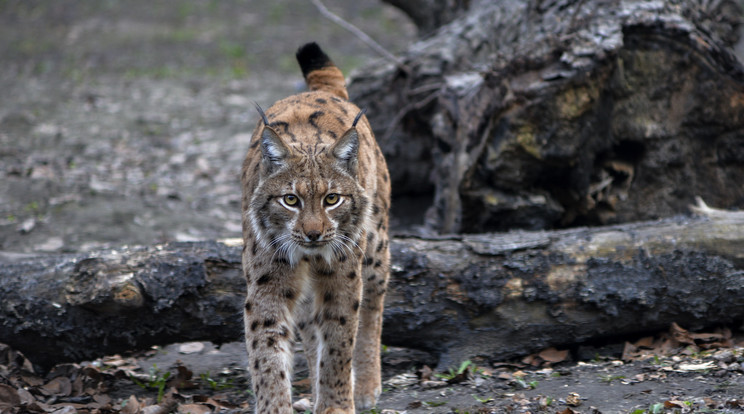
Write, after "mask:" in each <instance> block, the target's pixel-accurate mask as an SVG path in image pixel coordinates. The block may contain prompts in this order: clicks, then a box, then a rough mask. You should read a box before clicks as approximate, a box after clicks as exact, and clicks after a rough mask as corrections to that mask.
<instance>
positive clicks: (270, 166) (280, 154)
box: [255, 103, 289, 172]
mask: <svg viewBox="0 0 744 414" xmlns="http://www.w3.org/2000/svg"><path fill="white" fill-rule="evenodd" d="M255 105H256V110H257V111H258V113H259V115H261V120H262V121H263V124H264V125H263V131H262V132H261V155H262V157H261V159H262V161H263V165H264V167H266V170H267V171H268V172H272V171H273V170H274V169H275V168H278V167H280V166H282V165H283V164H284V160H285V159H286V158H287V155H288V154H289V149H288V148H287V146H286V145H284V142H283V141H282V139H281V138H280V137H279V135H278V134H277V133H276V132H275V131H274V130H273V129H272V128H271V126H269V120H268V119H266V114H264V112H263V110H262V109H261V107H260V106H259V105H258V104H257V103H256V104H255Z"/></svg>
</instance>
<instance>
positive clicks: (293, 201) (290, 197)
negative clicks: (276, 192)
mask: <svg viewBox="0 0 744 414" xmlns="http://www.w3.org/2000/svg"><path fill="white" fill-rule="evenodd" d="M299 203H300V199H299V198H298V197H297V196H296V195H294V194H285V195H284V204H286V205H288V206H296V205H298V204H299Z"/></svg>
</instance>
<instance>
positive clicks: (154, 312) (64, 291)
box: [0, 214, 744, 367]
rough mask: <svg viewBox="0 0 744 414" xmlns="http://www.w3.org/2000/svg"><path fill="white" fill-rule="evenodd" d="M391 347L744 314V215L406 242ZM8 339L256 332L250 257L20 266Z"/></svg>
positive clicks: (389, 323)
mask: <svg viewBox="0 0 744 414" xmlns="http://www.w3.org/2000/svg"><path fill="white" fill-rule="evenodd" d="M391 248H392V256H393V265H392V277H391V280H390V286H389V289H388V296H387V301H386V309H385V315H384V332H383V343H385V344H388V345H402V346H406V347H413V348H419V349H425V350H429V351H433V352H435V353H436V354H438V355H439V356H440V365H442V366H444V367H447V366H450V365H452V364H456V363H459V362H462V360H464V359H465V358H470V357H473V356H481V357H485V358H489V359H494V360H497V359H499V360H500V359H504V358H509V357H514V356H517V355H524V354H527V353H530V352H533V351H536V350H540V349H542V348H544V347H547V346H550V345H558V346H560V345H569V344H575V343H579V342H583V341H588V340H592V339H601V338H607V337H613V336H617V335H631V334H636V333H639V334H640V333H643V332H646V331H652V330H658V329H666V328H667V327H668V326H669V324H670V323H672V322H677V323H679V324H681V325H683V326H686V327H689V328H692V329H695V328H699V327H707V326H712V325H724V324H728V325H730V326H734V325H731V324H735V325H738V324H741V322H742V321H743V320H744V301H742V300H739V299H740V298H742V296H743V295H744V215H741V214H740V215H736V214H722V215H720V216H712V217H711V218H685V217H679V218H674V219H667V220H664V221H656V222H645V223H636V224H629V225H618V226H614V227H605V228H577V229H572V230H561V231H540V232H514V233H508V234H482V235H465V236H461V237H450V238H441V239H421V238H415V237H398V238H395V239H394V240H393V242H392V244H391ZM3 262H4V263H3V264H2V265H0V297H2V298H3V300H2V302H1V303H0V321H2V322H1V323H0V342H3V343H7V344H9V345H11V346H12V347H13V348H15V349H18V350H20V351H22V352H24V354H26V356H27V357H29V358H30V359H31V360H32V361H33V362H34V363H36V364H39V365H41V366H43V367H49V366H51V365H53V364H55V363H59V362H63V361H79V360H84V359H86V358H94V357H97V356H101V355H105V354H111V353H116V352H122V351H125V350H132V349H145V348H147V347H149V346H151V345H154V344H164V343H173V342H179V341H191V340H211V341H214V342H226V341H235V340H239V339H240V338H241V337H242V329H243V327H242V320H241V310H242V306H243V301H244V289H245V282H244V281H243V279H242V276H241V274H240V247H238V246H232V247H231V246H227V245H225V244H223V243H217V242H202V243H170V244H166V245H162V246H156V247H149V248H140V247H136V248H129V247H124V248H122V249H119V250H107V251H101V252H95V253H89V254H78V255H60V256H45V257H34V258H27V257H20V258H14V259H11V258H8V257H5V258H4V260H3Z"/></svg>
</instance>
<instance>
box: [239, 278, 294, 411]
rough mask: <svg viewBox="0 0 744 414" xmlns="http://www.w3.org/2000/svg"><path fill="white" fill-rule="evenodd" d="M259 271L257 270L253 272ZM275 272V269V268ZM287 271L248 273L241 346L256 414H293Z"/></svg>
mask: <svg viewBox="0 0 744 414" xmlns="http://www.w3.org/2000/svg"><path fill="white" fill-rule="evenodd" d="M256 270H259V269H256ZM275 270H276V269H275ZM287 273H289V272H286V271H285V272H280V271H275V272H266V273H261V272H257V271H255V270H254V271H253V272H251V277H248V279H249V282H248V291H247V296H246V302H245V314H244V315H245V317H244V321H245V343H246V349H247V350H248V356H249V358H248V361H249V366H248V369H249V371H250V374H251V380H252V383H253V392H254V395H255V398H256V404H255V412H256V413H262V414H263V413H275V414H293V413H294V411H293V409H292V394H291V387H292V385H291V376H292V362H293V360H292V340H293V338H292V337H293V335H292V326H293V321H292V317H291V315H292V308H293V307H294V301H295V297H296V296H297V289H295V288H294V287H293V286H292V283H291V279H290V278H289V277H287V276H285V275H287Z"/></svg>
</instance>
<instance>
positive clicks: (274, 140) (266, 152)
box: [261, 125, 289, 166]
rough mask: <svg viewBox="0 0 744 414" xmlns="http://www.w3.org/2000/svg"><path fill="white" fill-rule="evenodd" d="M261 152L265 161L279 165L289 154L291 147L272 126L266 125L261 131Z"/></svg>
mask: <svg viewBox="0 0 744 414" xmlns="http://www.w3.org/2000/svg"><path fill="white" fill-rule="evenodd" d="M261 154H262V155H263V160H264V162H268V163H270V164H272V165H276V166H279V165H281V164H283V163H284V159H285V158H287V154H289V149H287V146H286V145H284V142H283V141H282V139H281V138H279V135H277V133H276V132H274V130H273V129H271V127H270V126H268V125H265V126H264V130H263V132H262V133H261Z"/></svg>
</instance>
